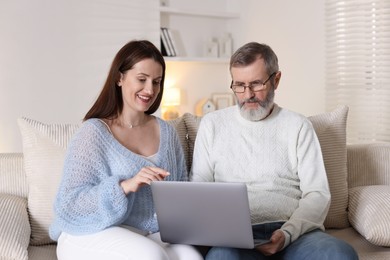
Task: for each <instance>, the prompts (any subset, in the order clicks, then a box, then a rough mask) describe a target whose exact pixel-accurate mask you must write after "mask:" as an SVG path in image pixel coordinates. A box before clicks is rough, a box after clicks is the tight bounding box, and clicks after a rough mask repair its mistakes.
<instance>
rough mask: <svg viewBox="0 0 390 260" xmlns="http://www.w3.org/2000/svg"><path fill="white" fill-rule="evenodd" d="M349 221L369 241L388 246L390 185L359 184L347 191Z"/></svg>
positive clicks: (389, 233)
mask: <svg viewBox="0 0 390 260" xmlns="http://www.w3.org/2000/svg"><path fill="white" fill-rule="evenodd" d="M348 214H349V221H350V222H351V225H352V226H353V227H354V228H355V229H356V230H357V231H358V232H359V233H360V234H361V235H362V236H363V237H364V238H365V239H367V240H368V241H369V242H371V243H372V244H374V245H377V246H386V247H389V246H390V186H388V185H373V186H359V187H355V188H352V189H350V191H349V213H348Z"/></svg>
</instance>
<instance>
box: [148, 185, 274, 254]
mask: <svg viewBox="0 0 390 260" xmlns="http://www.w3.org/2000/svg"><path fill="white" fill-rule="evenodd" d="M151 188H152V193H153V200H154V205H155V208H156V213H157V221H158V224H159V227H160V235H161V239H162V241H164V242H168V243H173V244H189V245H200V246H221V247H235V248H254V247H255V246H257V245H259V244H263V243H267V242H269V240H257V239H256V241H254V239H253V234H252V225H251V219H250V210H249V202H248V193H247V189H246V185H245V184H244V183H218V182H172V181H155V182H152V184H151Z"/></svg>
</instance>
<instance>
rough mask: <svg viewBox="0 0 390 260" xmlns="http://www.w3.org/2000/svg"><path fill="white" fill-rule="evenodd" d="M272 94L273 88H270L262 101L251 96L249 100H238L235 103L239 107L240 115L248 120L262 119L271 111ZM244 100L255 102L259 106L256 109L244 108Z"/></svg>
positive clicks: (273, 93)
mask: <svg viewBox="0 0 390 260" xmlns="http://www.w3.org/2000/svg"><path fill="white" fill-rule="evenodd" d="M274 96H275V90H274V89H273V88H272V89H271V90H270V92H268V94H267V96H266V98H265V100H264V101H262V100H259V99H257V98H253V99H251V100H244V101H242V102H241V103H240V102H238V103H237V105H238V107H239V109H240V114H241V116H242V117H243V118H245V119H246V120H249V121H260V120H263V119H264V118H266V117H267V116H268V115H269V114H270V113H271V111H272V108H273V107H274ZM246 102H257V103H258V104H259V107H258V108H257V109H246V108H245V107H244V104H245V103H246Z"/></svg>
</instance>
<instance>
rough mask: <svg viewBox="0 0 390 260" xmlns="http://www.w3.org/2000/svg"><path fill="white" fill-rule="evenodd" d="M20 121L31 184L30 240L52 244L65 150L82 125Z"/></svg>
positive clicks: (29, 199) (23, 119)
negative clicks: (56, 199) (54, 217)
mask: <svg viewBox="0 0 390 260" xmlns="http://www.w3.org/2000/svg"><path fill="white" fill-rule="evenodd" d="M18 124H19V128H20V132H21V135H22V141H23V154H24V166H25V172H26V177H27V183H28V187H29V194H28V212H29V215H30V223H31V241H30V243H31V245H42V244H50V243H52V242H54V241H52V240H51V239H50V237H49V226H50V224H51V222H52V220H53V202H54V198H55V195H56V193H57V188H58V185H59V182H60V179H61V176H62V170H63V162H64V159H65V158H64V157H65V151H66V147H67V145H68V142H69V140H70V139H71V137H72V136H73V134H74V133H75V131H76V130H77V129H78V128H79V126H78V125H71V124H43V123H41V122H38V121H35V120H32V119H28V118H19V119H18Z"/></svg>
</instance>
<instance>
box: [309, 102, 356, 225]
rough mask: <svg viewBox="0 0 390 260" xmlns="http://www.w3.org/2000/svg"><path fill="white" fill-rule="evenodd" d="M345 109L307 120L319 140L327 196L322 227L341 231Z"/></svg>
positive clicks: (344, 205) (344, 215)
mask: <svg viewBox="0 0 390 260" xmlns="http://www.w3.org/2000/svg"><path fill="white" fill-rule="evenodd" d="M347 116H348V107H347V106H340V107H338V108H336V109H335V110H333V111H331V112H328V113H323V114H318V115H314V116H311V117H309V120H310V121H311V122H312V124H313V127H314V129H315V131H316V134H317V136H318V139H319V141H320V145H321V150H322V155H323V158H324V164H325V169H326V174H327V176H328V182H329V188H330V193H331V204H330V208H329V212H328V215H327V217H326V219H325V222H324V226H325V227H326V228H345V227H348V226H349V222H348V212H347V207H348V182H347V174H348V172H347V146H346V135H347V134H346V125H347Z"/></svg>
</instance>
